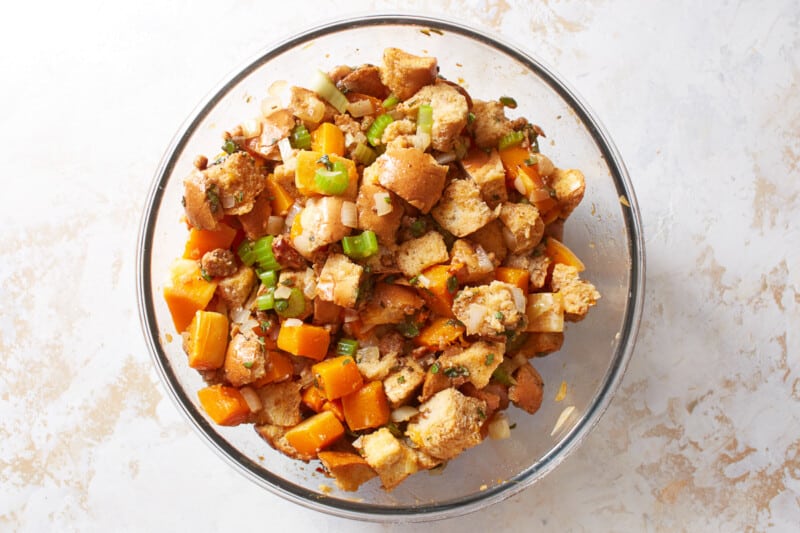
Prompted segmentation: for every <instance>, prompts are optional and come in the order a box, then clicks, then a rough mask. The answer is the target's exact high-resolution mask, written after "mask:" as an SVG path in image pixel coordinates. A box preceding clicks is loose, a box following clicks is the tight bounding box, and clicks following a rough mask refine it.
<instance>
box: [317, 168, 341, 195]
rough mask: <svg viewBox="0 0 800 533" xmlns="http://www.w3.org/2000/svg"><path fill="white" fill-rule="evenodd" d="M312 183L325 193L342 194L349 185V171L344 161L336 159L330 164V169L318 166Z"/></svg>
mask: <svg viewBox="0 0 800 533" xmlns="http://www.w3.org/2000/svg"><path fill="white" fill-rule="evenodd" d="M314 184H315V185H316V186H317V188H318V189H319V190H320V191H322V192H323V193H325V194H342V193H343V192H345V191H346V190H347V188H348V187H349V186H350V173H349V172H348V170H347V167H346V166H345V164H344V163H342V162H341V161H337V162H335V163H333V164H332V165H331V170H328V169H327V168H322V167H320V168H318V169H317V171H316V172H315V173H314Z"/></svg>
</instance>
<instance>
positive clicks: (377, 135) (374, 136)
mask: <svg viewBox="0 0 800 533" xmlns="http://www.w3.org/2000/svg"><path fill="white" fill-rule="evenodd" d="M392 122H394V119H393V118H392V115H388V114H385V113H384V114H383V115H380V116H379V117H378V118H376V119H375V121H374V122H373V123H372V124H370V126H369V129H368V130H367V140H368V141H369V144H371V145H372V146H378V145H379V144H381V137H383V131H384V130H385V129H386V126H388V125H389V124H391V123H392Z"/></svg>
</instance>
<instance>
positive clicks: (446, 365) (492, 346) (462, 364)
mask: <svg viewBox="0 0 800 533" xmlns="http://www.w3.org/2000/svg"><path fill="white" fill-rule="evenodd" d="M505 351H506V343H505V342H487V341H477V342H474V343H472V344H471V345H470V346H469V347H467V348H466V349H465V350H462V351H460V352H457V353H455V354H452V355H451V354H447V355H442V357H440V358H439V362H440V364H441V367H442V370H441V371H442V372H443V373H444V374H445V375H447V374H448V372H450V370H449V369H451V368H452V369H455V372H457V373H464V374H466V376H467V379H468V380H469V381H470V382H472V384H473V385H475V386H476V387H477V388H479V389H482V388H483V387H485V386H486V385H488V384H489V380H490V379H491V378H492V372H494V371H495V369H496V368H497V367H498V366H500V363H502V362H503V353H505Z"/></svg>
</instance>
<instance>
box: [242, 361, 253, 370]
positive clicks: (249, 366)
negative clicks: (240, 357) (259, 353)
mask: <svg viewBox="0 0 800 533" xmlns="http://www.w3.org/2000/svg"><path fill="white" fill-rule="evenodd" d="M242 364H243V365H244V367H245V368H248V369H249V368H253V361H245V362H244V363H242Z"/></svg>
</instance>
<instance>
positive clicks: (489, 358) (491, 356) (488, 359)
mask: <svg viewBox="0 0 800 533" xmlns="http://www.w3.org/2000/svg"><path fill="white" fill-rule="evenodd" d="M492 363H494V354H493V353H487V354H486V366H491V365H492Z"/></svg>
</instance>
